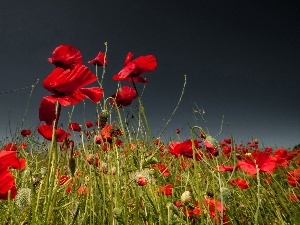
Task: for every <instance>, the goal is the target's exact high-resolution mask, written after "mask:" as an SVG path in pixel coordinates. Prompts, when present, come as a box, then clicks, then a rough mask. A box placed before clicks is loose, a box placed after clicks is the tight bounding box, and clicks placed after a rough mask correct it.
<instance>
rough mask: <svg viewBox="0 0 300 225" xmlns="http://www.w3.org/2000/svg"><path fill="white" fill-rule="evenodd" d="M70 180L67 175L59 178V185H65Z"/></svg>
mask: <svg viewBox="0 0 300 225" xmlns="http://www.w3.org/2000/svg"><path fill="white" fill-rule="evenodd" d="M69 179H70V177H69V176H67V175H62V176H59V185H64V184H65V183H66V182H67V181H68V180H69Z"/></svg>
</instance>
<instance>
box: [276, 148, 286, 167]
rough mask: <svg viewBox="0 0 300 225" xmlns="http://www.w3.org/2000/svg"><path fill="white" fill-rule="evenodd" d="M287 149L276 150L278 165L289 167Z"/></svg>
mask: <svg viewBox="0 0 300 225" xmlns="http://www.w3.org/2000/svg"><path fill="white" fill-rule="evenodd" d="M287 156H288V154H287V150H286V149H283V148H282V149H277V150H276V151H275V152H274V157H275V162H276V165H278V166H281V167H284V168H287V166H288V160H287Z"/></svg>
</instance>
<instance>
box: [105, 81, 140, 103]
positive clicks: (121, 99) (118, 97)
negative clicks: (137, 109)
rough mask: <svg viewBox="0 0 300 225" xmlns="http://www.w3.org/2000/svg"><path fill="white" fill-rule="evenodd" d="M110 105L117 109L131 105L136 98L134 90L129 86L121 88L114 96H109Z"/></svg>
mask: <svg viewBox="0 0 300 225" xmlns="http://www.w3.org/2000/svg"><path fill="white" fill-rule="evenodd" d="M111 97H112V98H113V99H111V101H110V103H111V104H112V105H115V106H116V107H118V108H122V107H123V106H128V105H130V104H131V103H132V101H133V99H135V98H137V93H136V91H135V89H134V88H132V87H129V86H122V87H121V88H120V89H119V90H118V92H117V93H116V94H113V95H112V96H111Z"/></svg>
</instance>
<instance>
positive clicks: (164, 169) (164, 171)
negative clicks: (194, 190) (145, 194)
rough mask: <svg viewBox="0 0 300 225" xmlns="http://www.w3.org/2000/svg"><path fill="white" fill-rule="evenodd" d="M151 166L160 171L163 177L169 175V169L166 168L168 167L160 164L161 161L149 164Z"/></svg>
mask: <svg viewBox="0 0 300 225" xmlns="http://www.w3.org/2000/svg"><path fill="white" fill-rule="evenodd" d="M151 167H152V168H156V169H158V170H159V171H160V173H161V175H162V176H164V177H167V176H169V175H170V171H169V170H168V168H167V167H166V166H165V165H164V164H162V163H157V164H152V166H151Z"/></svg>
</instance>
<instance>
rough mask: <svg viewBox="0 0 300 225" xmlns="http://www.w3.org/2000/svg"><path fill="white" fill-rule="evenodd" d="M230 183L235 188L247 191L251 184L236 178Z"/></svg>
mask: <svg viewBox="0 0 300 225" xmlns="http://www.w3.org/2000/svg"><path fill="white" fill-rule="evenodd" d="M229 183H230V184H231V185H233V186H238V187H239V188H240V189H247V188H248V187H249V184H248V183H247V181H245V180H244V179H242V178H236V179H234V180H230V181H229Z"/></svg>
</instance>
